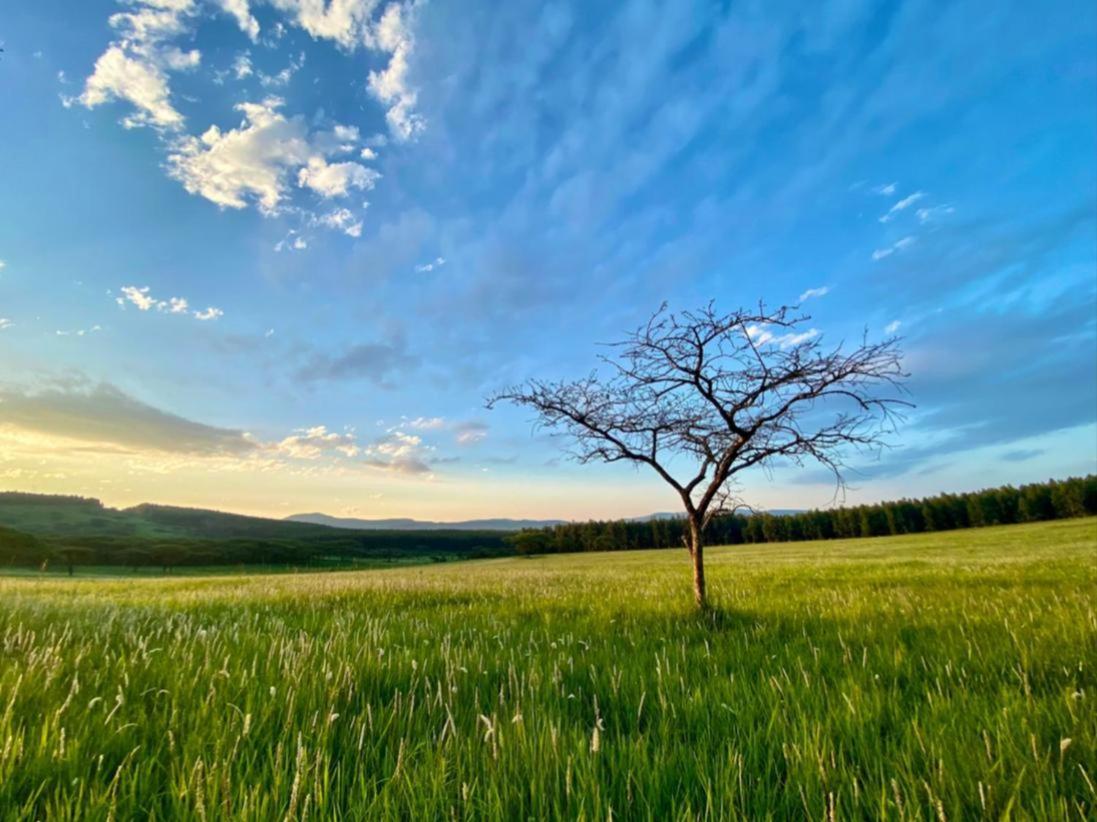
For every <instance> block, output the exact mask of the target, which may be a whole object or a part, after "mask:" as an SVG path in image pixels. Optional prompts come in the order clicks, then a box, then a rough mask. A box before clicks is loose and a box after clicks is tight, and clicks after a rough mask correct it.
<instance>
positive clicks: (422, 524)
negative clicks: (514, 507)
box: [286, 508, 801, 531]
mask: <svg viewBox="0 0 1097 822" xmlns="http://www.w3.org/2000/svg"><path fill="white" fill-rule="evenodd" d="M763 513H767V514H773V515H774V516H784V515H785V514H799V513H801V511H800V510H799V509H796V508H775V509H773V510H772V511H765V512H763ZM682 516H684V515H683V514H678V513H674V512H673V511H659V512H657V513H654V514H648V515H646V516H642V517H631V518H629V519H627V520H625V521H626V522H653V521H655V520H664V519H679V518H681V517H682ZM286 520H287V521H289V522H307V523H309V524H311V525H327V526H328V527H330V528H349V529H352V530H355V531H521V530H522V529H523V528H546V527H549V526H552V525H563V524H565V523H566V522H568V520H563V519H505V518H497V519H466V520H461V521H459V522H434V521H432V520H423V519H410V518H407V517H397V518H394V519H356V518H354V517H333V516H330V515H328V514H321V513H319V512H315V513H311V514H291V515H290V516H288V517H286Z"/></svg>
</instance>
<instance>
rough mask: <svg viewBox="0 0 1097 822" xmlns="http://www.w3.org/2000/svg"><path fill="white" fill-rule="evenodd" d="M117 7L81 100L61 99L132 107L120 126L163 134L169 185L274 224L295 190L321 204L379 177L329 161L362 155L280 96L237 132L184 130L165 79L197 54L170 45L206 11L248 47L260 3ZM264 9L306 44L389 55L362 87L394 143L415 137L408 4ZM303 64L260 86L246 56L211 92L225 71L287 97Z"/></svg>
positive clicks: (282, 3) (193, 0) (351, 131)
mask: <svg viewBox="0 0 1097 822" xmlns="http://www.w3.org/2000/svg"><path fill="white" fill-rule="evenodd" d="M124 2H125V3H127V6H128V10H127V11H125V12H121V13H118V14H115V15H112V16H111V17H110V19H109V22H110V25H111V26H112V27H113V29H114V31H115V36H114V38H113V39H112V40H111V42H110V43H109V44H108V45H107V47H106V49H105V50H104V51H103V53H102V54H101V55H100V56H99V58H98V60H97V61H96V63H95V67H94V69H93V71H92V73H91V75H90V76H89V77H88V78H87V80H86V82H85V87H84V89H83V91H82V93H81V94H80V95H79V96H77V97H62V100H63V102H64V103H65V105H66V106H71V105H73V104H77V103H79V104H81V105H83V106H85V107H88V108H94V107H96V106H99V105H102V104H104V103H107V102H110V101H112V100H120V101H125V102H128V103H129V104H130V106H131V107H132V108H131V109H130V110H129V111H128V112H127V114H126V115H125V117H124V119H123V123H124V124H125V125H126V126H127V127H131V126H140V125H147V126H152V127H154V128H156V129H157V130H158V131H159V132H160V134H161V138H162V141H163V145H164V146H166V149H167V154H168V157H167V162H166V164H165V167H166V169H167V171H168V174H169V175H170V176H171V177H173V178H174V179H176V180H178V181H179V182H181V183H182V184H183V186H184V187H185V188H186V189H187V191H189V192H190V193H192V194H197V195H200V196H202V197H205V198H206V199H208V200H210V201H211V202H213V203H216V204H217V205H219V206H221V207H222V208H236V209H240V208H245V207H247V206H248V205H249V204H255V205H257V207H258V208H259V210H260V211H261V212H262V213H264V214H265V215H268V216H269V215H273V214H277V213H279V211H280V208H281V207H282V206H283V204H284V200H285V199H286V198H287V197H288V196H290V194H289V191H290V185H291V182H292V181H293V180H296V182H297V184H298V186H299V187H304V188H308V189H310V190H312V191H314V192H316V193H317V194H319V195H320V196H322V197H325V198H327V197H341V196H345V195H346V194H347V193H349V191H350V190H351V189H360V190H368V189H370V188H372V187H373V186H374V184H375V183H376V181H377V180H378V179H379V178H380V174H379V173H378V172H377V171H375V170H373V169H370V168H367V167H366V166H363V165H361V164H359V163H355V162H330V159H331V157H332V156H334V155H336V154H340V153H349V152H351V151H355V150H356V149H358V148H359V146H361V144H362V143H361V135H360V133H359V131H358V129H357V127H354V126H346V125H337V126H335V127H334V130H333V131H332V132H312V131H310V128H309V126H308V124H307V123H306V121H305V120H304V118H303V117H301V116H286V115H284V114H283V113H282V111H281V109H282V107H283V105H284V104H283V101H282V100H281V99H279V98H276V97H269V98H267V99H265V100H262V101H260V102H250V101H249V102H244V103H241V104H240V105H238V106H237V110H238V111H240V112H242V114H243V119H242V121H241V122H240V124H239V126H237V127H236V128H230V129H227V130H224V131H222V129H221V128H220V127H219V126H218V125H212V126H210V127H209V128H208V129H206V130H205V131H204V132H202V133H201V134H200V135H198V134H197V133H194V132H189V130H187V129H185V125H186V121H185V118H184V116H183V114H182V113H181V112H180V111H179V110H178V109H177V108H176V107H175V104H174V102H173V99H172V92H171V87H170V82H169V81H170V75H171V74H172V73H173V72H178V71H183V70H187V69H193V68H195V67H196V66H198V65H199V63H200V62H201V54H200V53H199V51H197V50H196V49H192V50H182V49H181V48H180V47H179V46H178V45H177V44H178V43H180V42H183V41H184V39H185V38H188V37H191V36H193V35H194V34H195V33H196V32H197V31H198V21H199V19H200V13H208V11H209V10H210V9H216V10H219V11H222V12H224V13H226V14H228V15H230V16H231V17H232V18H233V19H234V20H235V21H236V24H237V25H238V26H239V28H240V29H241V31H243V32H244V33H245V34H246V35H247V36H248V37H249V38H250V39H251V40H252V42H256V43H258V42H260V25H259V21H258V20H257V19H256V17H255V15H254V14H253V13H252V11H253V8H254V7H255V5H256V3H255V0H211V2H210V3H207V2H205V0H124ZM268 3H269V5H271V6H273V7H274V8H275V9H277V10H278V11H279V12H281V13H282V14H284V15H285V16H286V18H287V19H288V21H291V22H292V23H293V24H295V25H297V26H299V27H300V28H302V29H303V30H304V31H306V32H307V33H308V34H309V35H311V36H312V37H314V38H322V39H327V40H331V41H333V42H334V43H335V44H336V45H337V46H339V47H340V48H341V49H343V50H344V51H347V52H353V51H356V50H358V49H359V48H365V49H370V50H372V51H374V52H378V53H381V54H386V55H388V58H389V59H388V62H387V64H386V65H385V67H384V68H383V69H381V70H378V71H373V72H371V73H370V74H369V76H368V78H367V87H368V89H369V91H370V93H371V94H372V95H373V96H374V97H376V98H377V99H378V100H380V101H381V102H382V103H383V104H384V106H385V108H386V119H387V121H388V124H389V128H390V130H391V133H392V134H393V136H394V137H396V138H397V139H402V140H406V139H411V138H412V137H414V136H416V135H417V134H418V133H419V132H420V131H422V129H423V126H424V122H423V119H422V117H421V116H420V115H419V114H417V113H416V112H415V111H414V107H415V104H416V90H415V89H414V88H413V87H412V85H411V84H410V81H409V73H410V69H409V58H410V55H411V53H412V49H413V45H414V37H413V34H412V29H411V18H412V12H413V9H414V8H415V6H416V4H415V3H413V2H408V3H404V4H401V3H398V2H392V3H389V4H388V5H387V6H385V7H384V10H383V12H382V11H381V5H380V3H379V0H268ZM378 13H379V16H377V17H376V18H375V15H377V14H378ZM283 30H284V26H283V24H282V23H281V22H273V23H272V24H271V25H268V26H266V27H265V32H264V37H263V39H262V43H263V44H264V45H267V44H269V42H276V41H277V40H278V39H280V37H281V34H282V32H283ZM271 38H274V40H273V41H272V39H271ZM303 63H304V53H303V52H301V53H299V54H298V56H297V58H295V59H293V60H291V62H290V64H289V66H288V67H287V68H285V69H283V70H282V71H280V72H278V73H276V74H273V75H264V74H263V73H261V72H258V71H257V70H256V67H255V66H253V64H252V60H251V55H250V53H249V52H247V51H244V52H241V53H239V54H237V56H236V58H235V60H234V61H233V62H232V65H231V67H230V68H229V69H227V70H224V71H219V72H215V75H214V82H215V83H221V82H223V81H224V79H225V78H226V77H228V76H229V75H230V72H231V74H232V75H234V76H235V77H236V78H237V79H245V78H247V77H251V76H257V77H258V79H259V81H260V83H261V84H262V85H264V86H284V85H286V84H288V82H289V80H290V78H291V77H292V76H293V73H294V72H296V71H297V70H298V69H300V68H301V66H302V65H303ZM188 132H189V133H188ZM384 143H385V137H384V135H375V136H374V137H372V138H370V139H369V140H368V141H367V143H366V145H365V146H364V147H362V148H361V149H360V151H359V154H360V159H362V160H372V159H376V156H377V155H376V152H375V151H374V147H375V146H378V145H383V144H384ZM291 175H295V176H292V177H291ZM354 225H356V223H351V224H350V226H347V227H345V228H344V229H343V230H344V231H346V233H348V234H352V236H357V235H356V234H355V233H354V232H353V231H350V230H347V229H348V228H352V227H353V226H354ZM358 230H359V231H360V228H359V229H358Z"/></svg>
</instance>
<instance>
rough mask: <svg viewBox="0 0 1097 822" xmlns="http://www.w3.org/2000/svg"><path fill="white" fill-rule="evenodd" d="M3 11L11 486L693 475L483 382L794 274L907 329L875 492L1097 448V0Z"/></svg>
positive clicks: (270, 2)
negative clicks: (903, 386)
mask: <svg viewBox="0 0 1097 822" xmlns="http://www.w3.org/2000/svg"><path fill="white" fill-rule="evenodd" d="M0 39H2V41H3V43H2V45H3V47H4V49H5V52H4V54H3V56H2V60H0V99H3V100H4V101H5V103H4V113H5V116H4V118H3V120H4V126H3V131H2V132H0V147H2V151H0V180H2V186H0V188H2V191H3V196H2V197H0V260H3V263H4V265H3V268H2V269H0V318H2V319H0V358H2V361H3V363H4V368H3V373H2V375H0V485H2V486H3V487H5V488H19V489H25V490H40V491H51V492H54V491H57V492H61V491H63V492H69V493H84V494H89V495H96V496H100V497H102V498H103V499H104V500H106V501H107V502H109V503H114V504H130V503H133V502H138V501H142V500H154V501H161V502H173V503H180V504H191V505H208V506H214V507H221V508H228V509H232V510H241V511H250V512H257V513H267V514H284V513H291V512H294V511H301V510H324V511H328V512H330V513H334V514H351V515H359V516H390V515H407V516H418V517H423V518H427V517H431V518H463V517H472V516H487V515H514V516H561V517H589V516H624V515H636V514H643V513H647V512H650V511H653V510H666V509H668V508H673V505H674V500H673V497H672V496H671V492H670V491H669V489H667V488H665V487H664V486H662V485H661V484H660V482H659V481H658V480H657V479H656V478H653V477H651V476H648V475H646V474H643V473H638V472H635V471H633V470H631V469H627V468H624V467H622V466H614V467H590V466H586V467H580V466H576V465H573V464H571V463H568V462H567V461H566V460H561V459H560V458H559V457H560V449H559V444H558V443H556V442H553V441H551V440H550V439H549V438H547V437H545V436H544V435H543V434H541V433H538V432H535V431H533V430H532V429H531V425H530V421H529V419H528V417H527V416H526V415H525V414H524V413H523V412H521V411H517V410H505V409H504V410H496V411H493V412H490V413H489V412H487V411H486V410H485V409H484V408H483V398H484V396H485V395H486V394H487V393H489V392H490V391H492V390H494V389H496V388H499V387H501V386H503V385H505V384H508V383H511V382H514V381H516V380H520V379H522V378H525V377H528V376H541V377H546V378H551V377H565V376H576V375H581V374H583V373H585V372H586V371H588V370H589V368H590V367H591V366H592V365H593V363H594V357H595V354H596V353H597V350H598V349H597V344H598V343H599V342H605V341H611V340H613V339H615V338H617V337H618V336H619V335H620V334H621V332H622V331H625V330H628V329H630V328H632V327H634V326H635V325H637V324H638V323H639V322H641V321H642V320H644V319H645V318H646V316H647V315H648V314H650V312H651V311H652V310H654V309H655V308H656V307H658V305H659V304H660V303H661V302H662V301H664V300H667V301H669V303H670V304H671V306H672V307H676V308H688V307H695V306H697V305H700V304H704V303H706V302H707V301H708V300H709V299H715V300H716V301H717V304H718V305H719V306H721V307H727V308H729V309H730V308H734V307H737V306H739V305H750V304H753V303H756V302H757V301H758V300H759V299H760V298H764V299H765V300H766V301H767V302H770V303H795V302H797V301H800V300H801V299H802V300H803V306H804V308H805V309H807V310H810V313H811V314H812V316H813V319H812V323H811V325H812V327H813V328H817V329H818V330H819V332H820V333H822V334H823V335H824V336H825V337H826V338H827V339H831V340H837V339H841V338H849V337H853V336H859V335H860V334H861V332H862V331H863V330H865V329H867V332H868V334H869V336H870V337H874V338H879V337H883V336H885V335H886V334H888V333H889V332H891V331H897V333H899V334H901V335H902V336H903V337H904V338H905V342H904V349H905V351H906V360H905V363H906V367H907V369H908V370H909V371H910V372H911V375H912V376H911V381H910V389H911V392H912V399H913V401H914V402H915V403H916V404H917V408H916V410H915V411H914V412H913V413H912V414H911V415H910V418H909V420H908V422H907V424H906V425H905V426H904V428H903V429H902V431H901V432H900V434H899V435H898V436H896V437H895V438H894V439H893V446H894V447H893V448H891V449H889V450H888V451H887V452H885V453H884V454H882V455H881V456H880V458H879V459H872V458H867V457H859V458H857V459H856V460H854V469H855V470H854V471H853V472H852V473H851V475H850V479H851V485H852V490H851V492H850V499H851V500H870V499H881V498H890V497H896V496H900V495H921V494H928V493H935V492H937V491H940V490H959V489H965V488H973V487H981V486H986V485H994V484H1000V483H1005V482H1014V483H1017V482H1024V481H1031V480H1039V479H1043V478H1047V477H1049V476H1062V475H1066V474H1077V473H1084V472H1089V471H1093V470H1097V325H1095V324H1097V319H1095V318H1097V310H1095V309H1097V16H1095V11H1094V6H1093V4H1092V3H1084V2H1052V3H1047V4H1039V5H1038V6H1037V4H1031V3H1004V4H998V5H996V6H995V7H994V9H993V13H992V14H990V13H988V7H987V6H986V4H982V3H955V4H948V5H947V6H941V5H940V4H933V3H918V2H904V3H867V2H865V3H861V2H853V1H852V0H851V1H849V2H838V3H829V4H809V5H807V6H805V4H778V3H764V4H755V5H751V4H746V3H730V4H702V3H697V4H693V3H672V4H665V5H659V4H653V3H648V2H640V1H639V0H624V2H621V3H614V4H586V3H580V4H574V5H568V4H545V3H526V2H513V3H506V4H480V5H475V4H471V3H446V2H440V1H439V0H433V2H425V3H405V4H402V5H401V4H397V3H391V4H389V3H374V2H367V1H366V0H339V2H334V3H324V2H321V0H266V1H265V2H257V1H256V0H144V1H143V2H142V0H134V1H133V2H113V1H111V2H98V0H87V2H82V3H78V4H74V3H71V2H60V0H43V2H39V3H35V4H15V5H14V6H13V7H12V8H8V9H5V11H4V14H3V16H2V18H0ZM744 490H745V492H746V495H747V497H748V499H751V500H753V501H755V502H756V503H758V504H760V505H764V506H770V507H801V506H811V505H823V504H826V503H828V502H829V501H830V500H831V497H832V494H833V488H832V486H831V485H830V484H828V482H827V480H826V478H825V476H823V475H822V474H820V473H819V472H816V471H813V470H803V471H792V470H776V471H774V472H773V473H771V474H758V475H756V476H754V477H752V478H751V480H750V482H749V483H748V484H747V487H746V488H745V489H744Z"/></svg>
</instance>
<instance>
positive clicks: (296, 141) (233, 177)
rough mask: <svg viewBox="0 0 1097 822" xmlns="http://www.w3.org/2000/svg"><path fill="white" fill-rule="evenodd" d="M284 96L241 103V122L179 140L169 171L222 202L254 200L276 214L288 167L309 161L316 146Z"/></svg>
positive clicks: (236, 205)
mask: <svg viewBox="0 0 1097 822" xmlns="http://www.w3.org/2000/svg"><path fill="white" fill-rule="evenodd" d="M282 104H283V101H282V100H281V99H280V98H278V97H268V98H267V99H265V100H263V101H262V102H261V103H240V104H239V105H237V106H236V109H237V111H240V112H242V113H243V115H244V120H243V121H242V122H241V123H240V127H239V128H235V129H231V130H229V131H226V132H222V131H221V130H220V129H219V128H218V127H217V126H210V128H209V129H208V130H207V131H206V133H205V134H203V135H202V136H201V137H200V138H199V137H186V138H184V139H182V140H180V141H178V142H177V143H176V144H175V146H174V151H173V153H172V154H170V155H169V156H168V173H169V174H170V175H171V176H172V177H174V178H175V179H176V180H178V181H179V182H181V183H182V184H183V187H184V188H186V190H187V191H189V192H190V193H191V194H198V195H201V196H202V197H205V198H206V199H207V200H210V201H211V202H214V203H216V204H217V205H219V206H221V207H222V208H244V207H245V206H246V205H247V204H248V201H249V200H255V201H256V202H257V203H258V205H259V210H260V211H262V212H263V213H264V214H274V213H276V212H277V210H278V206H279V204H280V203H281V201H282V198H283V196H284V194H285V190H286V175H287V173H288V170H289V169H291V168H295V167H298V166H301V165H303V164H304V163H306V162H308V159H309V156H310V155H311V153H312V151H311V148H310V146H309V141H308V129H307V127H306V126H305V121H304V119H303V118H301V117H291V118H286V117H285V116H284V115H283V114H282V113H281V112H280V111H279V109H280V108H281V106H282Z"/></svg>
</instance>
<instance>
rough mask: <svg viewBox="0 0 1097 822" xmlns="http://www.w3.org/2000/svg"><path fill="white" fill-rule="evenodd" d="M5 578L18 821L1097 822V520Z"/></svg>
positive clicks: (0, 791) (2, 771)
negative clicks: (824, 538) (398, 562)
mask: <svg viewBox="0 0 1097 822" xmlns="http://www.w3.org/2000/svg"><path fill="white" fill-rule="evenodd" d="M707 556H708V569H709V584H710V593H711V598H712V601H713V603H714V605H715V606H716V608H715V610H714V612H713V613H711V614H709V615H706V616H698V615H696V614H694V613H693V612H692V610H691V607H690V603H691V594H690V581H689V573H688V567H687V559H686V556H685V552H684V551H658V552H654V551H645V552H627V553H614V554H579V555H563V556H551V557H535V558H529V559H523V558H513V559H497V560H484V561H476V562H460V563H447V564H440V565H431V566H420V567H409V568H393V569H385V570H372V571H359V572H340V573H328V574H321V573H313V574H303V575H290V574H278V575H270V576H244V577H242V576H226V577H223V578H219V577H194V578H175V579H173V578H165V579H148V578H135V579H118V580H110V579H81V578H76V579H74V580H67V579H58V578H56V577H44V578H32V577H26V576H24V577H10V578H6V579H0V817H2V818H4V819H9V818H12V819H39V818H53V819H76V818H80V819H85V818H90V819H98V818H104V819H105V818H108V817H112V816H113V817H114V818H117V819H129V818H152V819H180V818H184V819H205V820H221V819H256V820H259V819H263V820H267V819H282V818H291V819H294V818H304V817H305V816H306V815H307V816H308V817H309V818H311V819H317V818H342V819H363V818H404V819H410V818H414V819H448V818H457V819H466V818H486V817H488V818H505V819H523V818H547V817H558V818H568V819H577V818H585V819H605V818H608V817H610V815H611V814H612V816H613V817H615V818H629V819H681V818H712V819H724V818H735V817H748V818H767V817H771V818H802V817H805V816H806V817H809V818H813V819H820V818H826V817H827V815H828V814H833V816H834V817H835V818H851V817H872V818H876V817H885V818H918V819H944V818H947V819H959V818H979V817H988V818H989V817H994V818H998V817H1001V816H1009V815H1012V816H1013V817H1014V818H1042V819H1057V818H1061V819H1070V818H1073V819H1083V818H1093V816H1094V814H1095V812H1097V792H1095V784H1094V783H1095V782H1097V752H1095V743H1097V709H1095V707H1097V706H1095V700H1097V678H1095V673H1094V672H1095V670H1097V605H1095V603H1097V519H1092V518H1091V519H1085V520H1067V521H1058V522H1052V523H1044V524H1039V525H1024V526H1011V527H1007V528H987V529H977V530H968V531H957V532H950V533H943V534H928V535H921V536H917V537H894V538H888V539H861V540H853V541H835V542H827V543H791V544H777V545H757V546H739V547H736V548H734V549H710V550H709V551H708V553H707Z"/></svg>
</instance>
